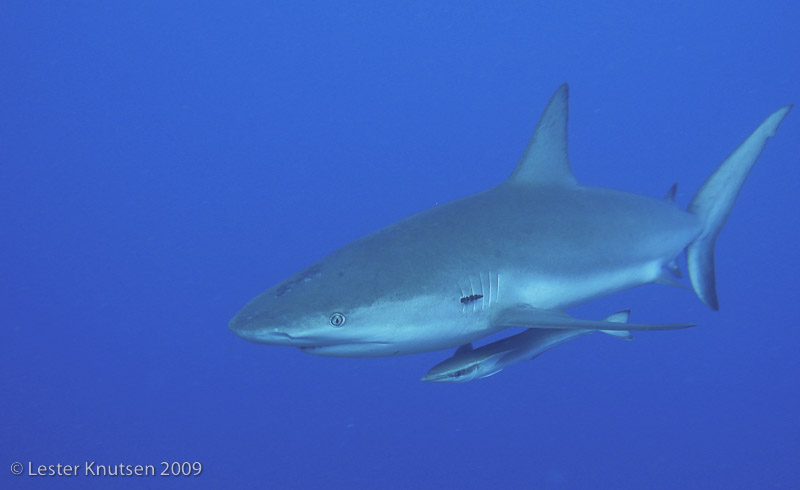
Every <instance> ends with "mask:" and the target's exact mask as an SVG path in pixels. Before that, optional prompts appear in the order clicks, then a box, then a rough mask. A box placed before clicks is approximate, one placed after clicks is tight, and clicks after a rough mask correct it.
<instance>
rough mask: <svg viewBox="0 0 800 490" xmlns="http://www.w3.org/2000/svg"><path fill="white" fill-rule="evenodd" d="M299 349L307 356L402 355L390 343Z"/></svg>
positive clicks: (361, 343) (317, 346) (310, 346)
mask: <svg viewBox="0 0 800 490" xmlns="http://www.w3.org/2000/svg"><path fill="white" fill-rule="evenodd" d="M297 348H298V349H300V350H301V351H303V352H305V353H306V354H312V355H316V356H330V357H383V356H391V355H399V354H400V350H399V349H398V348H397V346H395V345H392V344H391V343H388V342H356V343H349V344H327V345H299V346H297Z"/></svg>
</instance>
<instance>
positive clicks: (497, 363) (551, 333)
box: [422, 310, 633, 383]
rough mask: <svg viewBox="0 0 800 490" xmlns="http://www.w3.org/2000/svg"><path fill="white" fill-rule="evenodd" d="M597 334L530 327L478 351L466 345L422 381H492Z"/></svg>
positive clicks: (619, 316) (624, 316)
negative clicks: (507, 370)
mask: <svg viewBox="0 0 800 490" xmlns="http://www.w3.org/2000/svg"><path fill="white" fill-rule="evenodd" d="M630 314H631V312H630V310H625V311H620V312H617V313H614V314H613V315H611V316H609V317H606V319H605V321H607V322H618V323H625V322H627V321H628V317H630ZM593 331H594V330H578V329H563V328H530V329H528V330H525V331H524V332H522V333H519V334H517V335H512V336H511V337H506V338H504V339H500V340H498V341H495V342H492V343H491V344H486V345H484V346H482V347H478V348H477V349H473V348H472V344H471V343H470V344H464V345H462V346H461V347H459V348H458V350H456V353H455V354H454V355H453V357H450V358H448V359H445V360H444V361H442V362H440V363H439V364H437V365H435V366H433V367H432V368H431V369H430V371H428V373H427V374H426V375H425V376H423V377H422V381H433V382H437V383H466V382H467V381H472V380H473V379H480V378H488V377H489V376H492V375H494V374H497V373H499V372H500V371H502V370H503V369H504V368H506V367H508V366H510V365H512V364H516V363H518V362H519V361H527V360H529V359H533V358H534V357H536V356H538V355H539V354H541V353H542V352H544V351H546V350H550V349H552V348H553V347H556V346H557V345H561V344H563V343H564V342H567V341H568V340H572V339H575V338H578V337H581V336H583V335H586V334H587V333H592V332H593ZM605 333H608V334H611V335H614V336H617V337H622V338H624V339H628V340H630V339H632V338H633V337H631V336H630V334H629V333H628V332H623V331H616V330H614V331H606V332H605Z"/></svg>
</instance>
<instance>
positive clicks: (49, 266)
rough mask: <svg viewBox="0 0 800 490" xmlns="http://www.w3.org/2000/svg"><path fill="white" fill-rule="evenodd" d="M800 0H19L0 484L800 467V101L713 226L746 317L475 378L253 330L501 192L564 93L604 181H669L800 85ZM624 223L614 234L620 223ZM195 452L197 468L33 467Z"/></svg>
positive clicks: (564, 351) (10, 65) (794, 484)
mask: <svg viewBox="0 0 800 490" xmlns="http://www.w3.org/2000/svg"><path fill="white" fill-rule="evenodd" d="M798 25H800V4H798V3H797V2H791V1H788V0H779V1H772V2H755V1H749V2H744V1H743V2H721V1H717V2H706V3H697V2H646V3H645V2H615V1H612V2H594V3H589V2H547V3H545V2H501V3H489V2H348V3H347V5H341V4H340V3H339V2H229V3H224V4H223V3H221V2H219V3H215V2H162V3H157V2H26V1H13V0H7V1H4V2H2V4H0V287H1V288H2V291H1V292H0V293H1V295H0V312H1V316H0V318H1V321H2V328H1V329H0V331H1V332H2V342H0V367H2V372H0V414H1V415H0V417H2V418H1V419H0V422H1V423H0V464H2V466H0V474H1V475H2V477H0V488H9V489H10V488H276V489H278V488H280V489H283V488H298V489H299V488H303V489H306V488H398V489H399V488H530V489H623V488H629V489H694V488H697V489H700V488H702V489H755V488H758V489H766V488H782V489H792V488H800V415H798V414H800V382H799V381H800V356H798V351H800V329H799V325H798V318H799V317H800V308H798V296H799V295H800V288H799V287H798V279H797V278H798V273H799V272H800V268H798V258H797V244H798V242H800V231H799V230H798V190H800V171H798V163H800V113H798V110H797V109H795V111H794V112H793V113H791V114H790V115H789V116H788V117H787V119H786V121H785V122H784V124H783V125H782V127H781V128H780V130H779V132H778V134H777V136H776V137H775V138H774V139H772V140H770V142H769V144H768V146H767V148H766V151H765V152H764V154H763V155H762V157H761V159H760V160H759V162H758V164H757V166H756V167H755V169H754V171H753V173H752V175H751V176H750V179H749V181H748V182H747V184H746V186H745V188H744V191H743V192H742V194H741V196H740V198H739V201H738V202H737V205H736V207H735V209H734V212H733V214H732V216H731V219H730V222H729V223H728V225H727V227H726V228H725V230H724V231H723V233H722V235H721V237H720V239H719V242H718V246H717V257H716V258H717V278H718V287H719V295H720V300H721V303H722V309H721V311H719V312H713V311H711V310H709V309H708V308H706V307H705V306H704V305H703V304H702V303H701V302H700V301H699V300H698V299H697V298H696V297H695V295H694V293H693V292H692V291H691V290H681V289H677V288H670V287H667V286H659V285H653V286H647V287H642V288H638V289H635V290H632V291H628V292H624V293H622V294H618V295H615V296H610V297H607V298H604V299H602V300H599V301H596V302H593V303H590V304H587V305H584V306H581V307H580V308H578V309H576V310H575V314H576V315H579V316H583V317H587V318H602V317H604V316H606V315H608V314H609V313H611V312H613V311H617V310H620V309H623V308H632V309H633V315H634V317H633V318H634V319H635V320H636V321H651V322H681V321H693V322H697V323H698V324H699V326H698V327H697V328H694V329H689V330H684V331H669V332H654V333H641V334H638V335H636V340H635V341H634V342H620V341H618V340H616V339H613V338H610V337H607V336H602V335H591V336H587V337H585V338H581V339H579V340H576V341H575V342H571V343H569V344H566V345H564V346H561V347H559V348H557V349H555V350H553V351H552V352H548V353H546V354H545V355H543V356H541V357H540V358H538V359H536V360H535V361H533V362H530V363H521V364H519V365H516V366H513V367H511V368H509V369H507V370H505V371H503V372H502V373H500V374H498V375H497V376H494V377H491V378H488V379H483V380H478V381H475V382H471V383H467V384H464V385H441V384H427V383H421V382H420V381H419V378H420V377H421V376H422V375H423V374H424V373H425V372H426V371H427V370H428V368H430V367H431V366H433V365H434V364H436V363H437V362H439V361H440V360H442V359H444V358H446V357H448V356H450V355H451V352H450V351H447V352H435V353H429V354H421V355H414V356H405V357H398V358H383V359H336V358H321V357H314V356H309V355H306V354H303V353H301V352H299V351H297V350H294V349H291V348H288V347H272V346H259V345H255V344H250V343H247V342H245V341H243V340H241V339H239V338H237V337H236V336H234V335H233V334H232V333H231V332H230V331H229V330H228V329H227V327H226V325H227V322H228V320H229V319H230V318H231V317H232V316H233V315H234V314H235V313H236V311H237V310H238V309H239V308H240V307H242V306H243V305H244V304H245V303H246V302H247V301H248V300H250V299H251V298H252V297H253V296H255V295H256V294H258V293H259V292H261V291H262V290H264V289H266V288H267V287H269V286H271V285H273V284H275V283H277V282H278V281H280V280H282V279H283V278H285V277H286V276H288V275H289V274H291V273H293V272H295V271H296V270H298V269H300V268H302V267H304V266H306V265H308V264H309V263H311V262H313V261H315V260H317V259H319V258H321V257H322V256H324V255H325V254H327V253H329V252H331V251H333V250H335V249H336V248H338V247H340V246H342V245H344V244H346V243H348V242H349V241H351V240H354V239H356V238H358V237H360V236H362V235H364V234H366V233H368V232H371V231H374V230H376V229H378V228H380V227H382V226H384V225H387V224H389V223H392V222H394V221H396V220H398V219H400V218H403V217H405V216H408V215H410V214H413V213H415V212H418V211H421V210H424V209H427V208H429V207H431V206H434V205H436V204H437V203H442V202H446V201H449V200H452V199H455V198H458V197H462V196H465V195H468V194H471V193H474V192H477V191H480V190H483V189H485V188H487V187H489V186H490V185H494V184H496V183H499V182H501V181H502V180H503V179H505V178H506V177H507V176H508V175H509V174H510V172H511V171H512V169H513V167H514V165H515V163H516V162H517V160H518V159H519V157H520V155H521V153H522V151H523V149H524V146H525V144H526V142H527V140H528V137H529V135H530V132H531V131H532V130H533V127H534V125H535V123H536V120H537V118H538V117H539V114H540V111H541V110H542V108H543V107H544V105H545V103H546V102H547V100H548V98H549V97H550V95H551V93H552V92H553V91H554V90H555V89H556V87H558V85H559V84H560V83H562V82H564V81H567V82H569V83H570V86H571V113H570V153H571V158H572V166H573V169H574V171H575V173H576V175H577V177H578V179H579V181H580V182H582V183H586V184H592V185H602V186H609V187H614V188H619V189H624V190H629V191H635V192H639V193H642V194H645V195H650V196H653V197H660V196H662V195H663V194H664V193H665V192H666V190H667V189H668V188H669V186H670V185H671V184H672V183H673V182H679V183H680V188H679V193H678V200H679V203H680V204H681V205H682V206H685V205H686V204H687V203H688V200H689V199H690V198H691V196H692V194H693V193H694V191H695V189H696V188H697V187H698V186H699V185H700V183H701V182H702V181H703V179H704V178H705V177H706V176H707V175H708V174H709V173H710V172H711V171H712V170H713V168H714V167H715V166H716V165H717V164H718V163H719V162H720V161H722V159H724V157H725V156H727V154H728V153H729V152H730V151H731V150H733V149H734V148H735V147H736V146H737V145H738V144H739V143H740V142H741V141H742V140H743V139H744V138H745V137H746V136H747V135H748V134H749V133H750V131H752V130H753V129H755V127H756V126H757V125H758V124H759V123H760V122H761V121H762V120H763V118H764V117H766V116H767V115H768V114H770V113H771V112H772V111H774V110H775V109H777V108H779V107H781V106H783V105H785V104H788V103H792V102H800V63H799V62H798V61H799V60H800V58H798V53H800V29H798ZM609 233H614V230H609ZM86 461H96V462H97V463H102V464H107V465H116V464H119V463H124V464H131V465H135V464H142V465H144V464H151V465H155V466H156V468H157V469H158V470H160V468H161V466H160V465H159V463H160V462H161V461H168V462H173V461H178V462H182V461H187V462H195V461H196V462H200V463H202V465H203V472H202V474H201V475H200V476H196V477H160V476H155V477H116V478H112V477H105V478H103V477H87V476H74V477H40V476H27V475H21V476H14V475H12V474H11V472H10V470H9V468H10V465H11V464H12V463H14V462H22V463H23V464H24V465H25V467H26V468H25V472H26V473H27V465H28V464H29V463H30V464H33V465H34V466H38V465H40V464H44V465H51V464H56V463H62V464H80V465H84V464H85V462H86Z"/></svg>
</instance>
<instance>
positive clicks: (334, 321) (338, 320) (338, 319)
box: [331, 312, 345, 327]
mask: <svg viewBox="0 0 800 490" xmlns="http://www.w3.org/2000/svg"><path fill="white" fill-rule="evenodd" d="M344 321H345V318H344V315H342V314H341V313H338V312H337V313H334V314H333V315H331V325H333V326H334V327H341V326H342V325H344Z"/></svg>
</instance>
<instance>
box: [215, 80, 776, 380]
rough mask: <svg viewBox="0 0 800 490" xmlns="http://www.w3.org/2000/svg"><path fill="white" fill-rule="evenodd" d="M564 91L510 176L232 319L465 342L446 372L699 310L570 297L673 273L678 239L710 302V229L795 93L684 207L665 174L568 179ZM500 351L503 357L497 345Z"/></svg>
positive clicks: (320, 339)
mask: <svg viewBox="0 0 800 490" xmlns="http://www.w3.org/2000/svg"><path fill="white" fill-rule="evenodd" d="M568 101H569V89H568V87H567V85H566V84H563V85H561V86H560V87H559V88H558V90H556V92H555V94H553V96H552V98H551V99H550V102H549V103H548V104H547V107H546V108H545V109H544V112H543V113H542V115H541V117H540V119H539V122H538V124H537V126H536V129H535V131H534V133H533V136H531V138H530V141H529V142H528V146H527V148H526V149H525V153H524V154H523V155H522V159H521V160H520V161H519V163H518V164H517V166H516V168H515V169H514V171H513V172H512V173H511V176H510V177H509V178H508V179H507V180H506V181H504V182H503V183H501V184H499V185H496V186H495V187H492V188H490V189H488V190H485V191H483V192H479V193H477V194H474V195H471V196H468V197H464V198H461V199H458V200H456V201H452V202H450V203H447V204H444V205H440V206H436V207H434V208H432V209H429V210H426V211H423V212H421V213H418V214H416V215H414V216H411V217H409V218H406V219H403V220H401V221H398V222H396V223H394V224H391V225H389V226H387V227H385V228H383V229H380V230H378V231H376V232H374V233H372V234H369V235H367V236H364V237H362V238H359V239H358V240H355V241H354V242H352V243H350V244H349V245H346V246H344V247H342V248H341V249H339V250H336V251H335V252H333V253H331V254H330V255H328V256H327V257H325V258H323V259H321V260H320V261H318V262H316V263H315V264H313V265H311V266H309V267H307V268H305V269H303V270H301V271H300V272H298V273H296V274H294V275H293V276H291V277H290V278H288V279H286V280H285V281H283V282H281V283H279V284H277V285H275V286H273V287H271V288H270V289H267V290H266V291H265V292H263V293H261V294H260V295H258V296H257V297H255V298H254V299H253V300H251V301H250V302H249V303H247V305H245V306H244V307H243V308H242V309H241V310H240V311H239V312H238V313H237V314H236V315H235V316H234V317H233V319H232V320H231V321H230V323H229V324H228V327H229V328H230V330H231V331H233V332H234V333H235V334H236V335H238V336H239V337H241V338H243V339H245V340H249V341H251V342H255V343H259V344H270V345H286V346H291V347H296V348H298V349H300V350H301V351H303V352H306V353H308V354H316V355H321V356H337V357H380V356H399V355H406V354H415V353H419V352H429V351H436V350H441V349H451V348H457V347H459V346H461V349H460V351H459V352H458V354H456V355H455V356H453V358H452V359H448V360H447V361H445V362H448V361H451V364H453V365H454V366H455V367H456V368H457V369H455V370H452V369H449V370H448V369H447V367H445V369H438V370H437V368H440V367H441V366H442V365H443V364H444V363H441V364H439V365H437V367H435V368H434V369H432V370H431V372H429V373H428V375H426V376H425V377H424V378H423V379H425V380H429V381H449V382H452V381H458V379H454V378H462V377H463V378H464V380H468V379H474V378H477V377H485V376H486V375H488V374H494V373H496V372H497V371H499V370H500V369H502V368H503V367H505V366H507V365H509V364H511V363H513V362H516V361H517V360H521V359H529V358H531V357H534V356H536V355H538V353H540V352H542V351H544V350H546V349H548V348H550V347H553V346H555V345H558V344H560V343H562V342H564V341H566V340H569V339H571V338H575V337H578V336H580V335H582V334H585V333H588V332H590V331H598V330H600V331H604V332H606V333H614V332H618V335H620V336H627V335H628V334H627V332H630V331H641V330H668V329H679V328H686V327H691V326H693V325H692V324H690V323H678V324H652V323H631V322H626V320H627V314H625V315H623V316H624V318H621V317H620V316H615V315H612V317H609V318H606V319H604V320H588V319H581V318H576V317H574V316H571V315H569V314H568V313H566V310H568V309H569V308H572V307H575V306H577V305H581V304H584V303H586V302H589V301H592V300H594V299H597V298H600V297H603V296H607V295H610V294H613V293H616V292H619V291H623V290H626V289H629V288H633V287H636V286H640V285H643V284H649V283H656V282H660V283H668V284H678V283H677V280H676V279H675V278H674V277H673V276H677V275H679V274H680V271H679V269H678V266H677V265H676V259H677V258H678V257H679V255H680V254H681V253H682V252H683V251H686V265H687V269H688V273H689V280H690V281H691V285H692V288H693V289H694V291H695V293H696V294H697V296H698V297H699V298H700V300H702V301H703V302H704V303H705V304H706V305H708V306H709V307H711V308H712V309H714V310H717V309H719V302H718V300H717V292H716V283H715V275H714V245H715V242H716V240H717V236H718V235H719V233H720V231H721V230H722V227H723V226H724V225H725V222H726V221H727V220H728V216H729V215H730V212H731V208H732V207H733V203H734V202H735V200H736V197H737V196H738V195H739V192H740V190H741V188H742V185H743V184H744V181H745V179H746V178H747V176H748V174H749V173H750V170H751V168H752V167H753V165H754V164H755V162H756V159H757V158H758V156H759V155H760V154H761V151H762V150H763V149H764V146H765V145H766V142H767V139H768V138H770V137H771V136H773V135H774V134H775V132H776V130H777V129H778V126H779V125H780V123H781V121H783V119H784V118H785V117H786V115H787V114H788V113H789V111H790V110H791V108H792V106H791V105H788V106H785V107H782V108H781V109H778V110H777V111H775V112H774V113H773V114H772V115H770V116H769V117H767V118H766V119H765V120H764V122H762V123H761V125H760V126H759V127H758V128H756V130H755V131H754V132H753V133H752V134H751V135H750V136H749V137H748V138H747V139H746V140H745V141H744V142H743V143H742V144H741V145H739V147H738V148H736V149H735V150H734V151H733V153H731V154H730V156H728V158H727V159H725V161H723V162H722V164H720V166H719V167H717V169H716V170H715V171H714V172H713V173H712V174H711V175H710V176H709V177H708V178H707V179H706V181H705V182H704V183H703V185H702V186H701V187H700V189H699V190H698V191H697V193H696V194H695V195H694V197H693V198H692V200H691V202H690V203H689V206H688V207H687V209H686V210H683V209H681V208H679V207H678V205H677V204H676V203H675V199H674V195H675V188H674V186H673V189H671V191H670V192H669V193H668V194H667V197H666V198H665V199H653V198H650V197H645V196H641V195H638V194H632V193H628V192H622V191H618V190H614V189H606V188H602V187H591V186H584V185H580V184H578V182H577V181H576V179H575V177H574V175H573V173H572V169H571V168H570V163H569V156H568V154H567V115H568V105H569V104H568ZM509 327H523V328H526V329H529V332H530V333H528V332H527V331H526V332H523V333H522V334H519V335H516V336H513V337H509V338H507V339H502V340H500V341H498V342H495V343H493V344H489V345H487V346H484V347H482V348H479V349H475V350H474V351H472V354H469V351H470V350H471V343H472V342H475V341H477V340H479V339H482V338H484V337H487V336H490V335H493V334H495V333H498V332H500V331H502V330H504V329H507V328H509ZM500 343H503V344H502V345H501V344H500ZM481 349H484V350H483V351H481ZM501 352H505V354H504V355H505V357H502V356H501V357H500V358H498V357H497V355H498V354H499V353H501ZM484 354H486V356H484ZM456 359H458V360H457V361H456ZM459 372H460V374H459ZM481 373H483V374H482V375H481ZM486 373H488V374H486ZM451 374H452V375H453V376H451ZM465 374H467V375H465Z"/></svg>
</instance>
